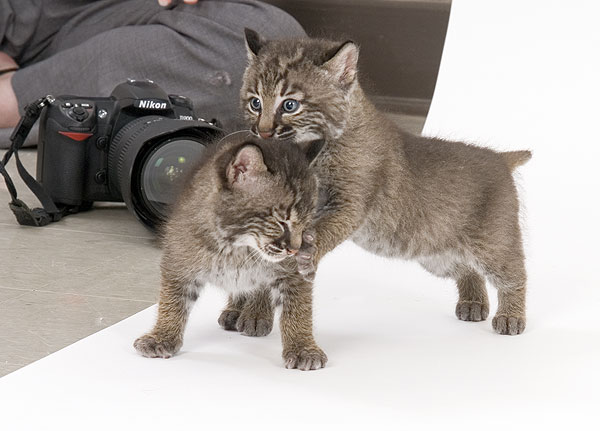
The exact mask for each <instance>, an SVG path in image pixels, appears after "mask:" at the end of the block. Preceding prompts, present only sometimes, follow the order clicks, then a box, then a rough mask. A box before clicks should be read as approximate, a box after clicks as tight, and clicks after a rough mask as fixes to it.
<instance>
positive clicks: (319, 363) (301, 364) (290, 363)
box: [283, 346, 327, 371]
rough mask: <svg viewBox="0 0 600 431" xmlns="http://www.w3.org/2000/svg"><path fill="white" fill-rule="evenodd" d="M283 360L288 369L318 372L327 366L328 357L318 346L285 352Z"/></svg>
mask: <svg viewBox="0 0 600 431" xmlns="http://www.w3.org/2000/svg"><path fill="white" fill-rule="evenodd" d="M283 360H284V362H285V368H288V369H292V368H297V369H299V370H302V371H308V370H318V369H319V368H324V367H325V364H327V355H326V354H325V352H323V351H322V350H321V349H320V348H319V347H318V346H311V347H306V348H299V349H295V350H291V351H287V352H283Z"/></svg>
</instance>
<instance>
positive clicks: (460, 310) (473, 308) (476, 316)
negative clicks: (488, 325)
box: [456, 301, 490, 322]
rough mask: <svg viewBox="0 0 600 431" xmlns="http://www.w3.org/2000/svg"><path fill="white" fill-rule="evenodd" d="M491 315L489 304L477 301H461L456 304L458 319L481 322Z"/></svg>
mask: <svg viewBox="0 0 600 431" xmlns="http://www.w3.org/2000/svg"><path fill="white" fill-rule="evenodd" d="M489 313H490V307H489V305H488V304H482V303H481V302H476V301H460V302H458V303H457V304H456V317H458V319H459V320H465V321H469V322H481V321H482V320H485V319H487V317H488V314H489Z"/></svg>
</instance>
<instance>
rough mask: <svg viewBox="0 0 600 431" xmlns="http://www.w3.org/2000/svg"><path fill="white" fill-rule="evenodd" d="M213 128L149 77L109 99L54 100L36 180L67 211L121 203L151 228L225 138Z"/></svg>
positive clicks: (44, 124) (45, 119) (44, 125)
mask: <svg viewBox="0 0 600 431" xmlns="http://www.w3.org/2000/svg"><path fill="white" fill-rule="evenodd" d="M216 123H217V122H216V120H213V121H210V122H208V121H204V120H202V119H197V118H196V117H195V115H194V110H193V106H192V102H191V101H190V100H189V99H188V98H186V97H183V96H175V95H167V94H166V93H165V92H164V91H163V90H162V89H161V88H160V87H159V86H158V85H156V84H155V83H154V82H152V81H148V80H144V81H135V80H129V81H128V82H125V83H123V84H120V85H118V86H117V87H116V88H115V89H114V91H113V92H112V94H111V95H110V96H109V97H78V96H59V97H57V98H56V99H54V100H52V101H51V102H50V103H49V104H48V106H47V107H45V108H44V110H43V111H42V113H41V116H40V136H39V142H38V158H37V181H38V182H40V183H41V184H42V187H43V189H44V190H45V191H46V192H47V193H48V194H49V195H50V197H51V199H52V201H53V202H54V203H55V204H57V205H61V206H65V207H68V208H69V211H70V212H77V211H80V210H85V209H88V208H90V207H91V205H92V203H93V202H96V201H112V202H123V201H124V202H125V204H126V205H127V207H128V208H129V209H130V210H131V211H132V212H133V213H134V214H135V216H136V217H137V218H138V219H139V220H141V221H142V222H143V223H144V224H145V225H146V226H147V227H149V228H150V229H154V228H156V227H157V226H158V225H160V223H161V222H162V221H164V220H165V218H166V216H167V214H168V207H169V205H170V204H172V203H173V201H174V199H175V197H176V196H177V191H178V190H177V189H178V187H179V186H180V184H181V181H182V179H183V178H185V177H187V176H188V174H189V173H190V172H191V170H192V169H193V167H194V166H195V165H196V164H197V162H198V161H199V160H200V158H201V157H202V153H203V151H204V150H205V148H206V147H207V146H208V145H210V144H211V143H213V142H214V141H215V140H216V139H218V138H219V137H221V136H222V135H223V132H222V130H221V129H220V128H219V127H218V126H217V124H216Z"/></svg>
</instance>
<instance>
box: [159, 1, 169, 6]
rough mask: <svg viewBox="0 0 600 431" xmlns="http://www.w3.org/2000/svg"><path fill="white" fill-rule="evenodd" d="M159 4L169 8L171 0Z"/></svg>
mask: <svg viewBox="0 0 600 431" xmlns="http://www.w3.org/2000/svg"><path fill="white" fill-rule="evenodd" d="M158 4H159V5H161V6H162V7H165V6H169V5H170V4H171V0H158Z"/></svg>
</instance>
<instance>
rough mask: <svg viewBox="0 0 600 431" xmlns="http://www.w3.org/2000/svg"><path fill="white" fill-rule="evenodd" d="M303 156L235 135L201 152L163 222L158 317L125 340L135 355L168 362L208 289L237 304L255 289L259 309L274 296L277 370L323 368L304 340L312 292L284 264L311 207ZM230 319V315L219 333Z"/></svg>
mask: <svg viewBox="0 0 600 431" xmlns="http://www.w3.org/2000/svg"><path fill="white" fill-rule="evenodd" d="M308 148H309V152H308V154H305V153H304V152H303V151H302V150H301V149H300V148H299V147H297V146H296V145H293V144H292V145H286V146H281V144H280V143H273V142H268V141H260V140H258V139H256V138H252V137H251V135H250V134H248V133H238V134H237V135H234V137H233V138H232V137H231V135H230V137H229V138H226V139H225V140H224V141H222V142H221V143H220V144H218V145H215V146H213V148H212V149H210V150H207V154H206V155H205V157H204V159H203V162H202V164H201V165H200V166H199V168H198V170H197V171H196V173H195V174H194V176H193V177H192V179H191V181H190V182H189V184H188V186H187V188H186V189H185V190H184V192H183V193H182V195H181V196H180V198H179V201H178V203H177V204H176V205H175V206H174V208H173V213H172V216H171V217H170V219H169V221H168V222H167V224H166V227H165V230H164V238H163V247H164V253H163V257H162V261H161V276H162V285H161V290H160V299H159V304H158V319H157V322H156V324H155V326H154V329H152V331H151V332H150V333H148V334H146V335H144V336H142V337H140V338H138V339H137V340H136V341H135V343H134V346H135V348H136V349H137V351H138V352H139V353H141V354H142V355H144V356H147V357H161V358H169V357H171V356H172V355H174V354H175V353H176V352H177V351H178V350H179V349H180V348H181V345H182V343H183V333H184V329H185V326H186V322H187V319H188V315H189V313H190V310H191V308H192V306H193V304H194V302H195V301H196V299H197V298H198V295H199V293H200V291H201V290H202V289H203V287H204V286H205V285H206V284H207V283H210V284H212V285H215V286H219V287H222V288H225V289H227V290H228V291H230V292H233V293H236V294H237V295H239V296H244V295H247V294H249V293H250V292H252V291H253V290H256V289H260V290H261V292H262V293H263V294H264V295H266V296H265V297H264V298H263V299H264V300H265V301H268V307H269V309H271V307H272V305H271V292H275V293H276V295H274V297H275V298H277V301H279V303H280V304H281V305H282V313H281V334H282V342H283V357H284V360H285V365H286V367H288V368H300V369H303V370H309V369H317V368H321V367H324V366H325V363H326V362H327V356H326V355H325V354H324V353H323V351H322V350H321V349H320V348H319V347H318V346H317V344H316V343H315V341H314V338H313V334H312V284H311V283H310V282H308V281H306V280H305V279H304V278H303V277H302V276H301V275H300V274H299V273H298V267H297V264H296V260H295V259H294V258H293V255H294V254H296V253H297V251H298V249H299V248H300V245H301V243H302V240H303V233H304V230H305V228H306V226H307V225H308V224H309V223H310V222H311V220H312V216H313V213H314V208H315V204H316V199H317V180H316V178H315V176H314V175H313V174H311V172H310V169H309V162H310V161H311V160H310V158H311V157H313V156H314V154H313V153H312V152H311V151H310V149H311V148H313V147H310V146H309V147H308ZM305 236H306V234H305ZM311 239H312V238H311V237H306V238H305V241H306V240H309V241H310V240H311ZM235 320H236V319H235V316H233V315H231V316H229V317H228V318H227V319H226V322H224V325H234V324H235Z"/></svg>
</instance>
